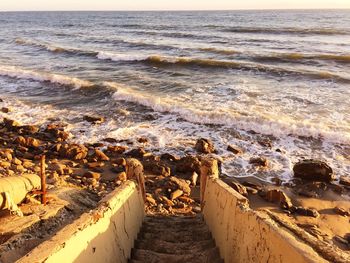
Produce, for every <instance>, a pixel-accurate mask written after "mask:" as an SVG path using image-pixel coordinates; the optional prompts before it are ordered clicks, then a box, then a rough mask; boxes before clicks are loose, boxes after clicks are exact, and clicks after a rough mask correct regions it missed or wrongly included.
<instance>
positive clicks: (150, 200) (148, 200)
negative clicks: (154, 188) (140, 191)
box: [146, 193, 157, 206]
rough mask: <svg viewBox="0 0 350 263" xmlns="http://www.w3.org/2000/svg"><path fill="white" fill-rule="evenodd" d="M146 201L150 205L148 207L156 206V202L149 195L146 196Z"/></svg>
mask: <svg viewBox="0 0 350 263" xmlns="http://www.w3.org/2000/svg"><path fill="white" fill-rule="evenodd" d="M146 201H147V202H148V203H149V204H150V205H154V206H155V205H157V202H156V200H155V199H154V198H153V197H152V195H151V194H148V193H147V194H146Z"/></svg>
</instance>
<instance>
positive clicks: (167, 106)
mask: <svg viewBox="0 0 350 263" xmlns="http://www.w3.org/2000/svg"><path fill="white" fill-rule="evenodd" d="M104 85H105V86H107V87H109V88H112V89H114V90H117V91H116V92H115V93H114V94H113V99H115V100H118V101H128V102H133V103H136V104H139V105H143V106H146V107H149V108H151V109H153V110H154V111H158V112H162V113H172V114H178V115H179V116H180V117H181V118H183V119H184V120H186V121H189V122H192V123H199V124H217V125H227V126H234V127H235V128H239V129H242V130H245V131H250V130H253V131H255V132H257V133H261V134H266V135H274V136H276V137H285V136H290V135H294V136H307V137H313V138H315V139H325V140H327V141H329V142H336V143H350V134H347V133H345V134H344V132H340V131H334V130H331V129H330V128H328V127H327V126H324V125H322V124H319V125H315V124H310V123H307V122H297V121H293V120H291V119H288V121H287V120H281V118H278V119H277V118H276V119H270V118H266V117H264V116H263V115H261V114H259V113H257V112H256V113H252V115H251V116H242V115H240V114H238V113H232V112H227V111H225V110H221V109H218V110H216V111H204V110H199V109H196V108H194V107H191V106H189V105H185V104H182V103H177V102H176V103H174V101H173V100H171V99H169V98H161V97H157V96H154V95H149V94H147V93H146V92H140V91H137V90H135V89H133V88H130V87H125V86H123V85H121V84H118V83H115V82H105V83H104Z"/></svg>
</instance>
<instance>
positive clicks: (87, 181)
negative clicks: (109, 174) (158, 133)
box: [86, 178, 97, 186]
mask: <svg viewBox="0 0 350 263" xmlns="http://www.w3.org/2000/svg"><path fill="white" fill-rule="evenodd" d="M86 183H88V184H89V185H91V186H96V185H97V180H96V178H87V180H86Z"/></svg>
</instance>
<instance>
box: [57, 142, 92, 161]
mask: <svg viewBox="0 0 350 263" xmlns="http://www.w3.org/2000/svg"><path fill="white" fill-rule="evenodd" d="M59 153H60V156H61V157H63V158H66V159H72V160H75V161H76V160H82V159H84V158H85V157H86V156H87V154H88V149H87V148H86V147H85V146H84V145H80V144H63V145H62V147H60V151H59Z"/></svg>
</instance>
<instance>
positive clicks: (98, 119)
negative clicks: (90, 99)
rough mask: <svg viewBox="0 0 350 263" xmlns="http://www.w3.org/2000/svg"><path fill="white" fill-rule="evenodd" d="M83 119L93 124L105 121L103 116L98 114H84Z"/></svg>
mask: <svg viewBox="0 0 350 263" xmlns="http://www.w3.org/2000/svg"><path fill="white" fill-rule="evenodd" d="M83 120H84V121H87V122H90V123H93V124H100V123H103V122H104V121H105V118H104V117H100V116H87V115H86V116H84V117H83Z"/></svg>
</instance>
